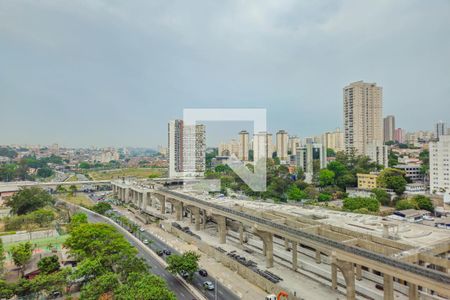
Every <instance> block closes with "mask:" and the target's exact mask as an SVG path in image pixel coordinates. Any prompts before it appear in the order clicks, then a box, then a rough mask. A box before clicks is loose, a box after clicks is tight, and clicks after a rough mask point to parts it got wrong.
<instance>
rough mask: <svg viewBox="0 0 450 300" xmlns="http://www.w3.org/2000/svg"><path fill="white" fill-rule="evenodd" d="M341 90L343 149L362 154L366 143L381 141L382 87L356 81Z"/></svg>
mask: <svg viewBox="0 0 450 300" xmlns="http://www.w3.org/2000/svg"><path fill="white" fill-rule="evenodd" d="M343 92H344V143H345V150H346V151H347V152H351V151H356V152H357V153H359V154H364V153H365V150H366V145H367V144H371V143H374V142H375V143H380V142H381V143H382V142H383V117H382V112H383V100H382V97H383V96H382V88H381V87H379V86H377V85H376V83H366V82H363V81H357V82H353V83H351V84H350V85H348V86H346V87H344V90H343Z"/></svg>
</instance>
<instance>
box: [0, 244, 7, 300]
mask: <svg viewBox="0 0 450 300" xmlns="http://www.w3.org/2000/svg"><path fill="white" fill-rule="evenodd" d="M5 259H6V257H5V248H4V247H3V240H2V239H0V274H3V270H4V266H5ZM0 286H1V284H0ZM0 298H2V297H1V296H0Z"/></svg>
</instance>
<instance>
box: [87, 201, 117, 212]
mask: <svg viewBox="0 0 450 300" xmlns="http://www.w3.org/2000/svg"><path fill="white" fill-rule="evenodd" d="M111 209H112V206H111V204H109V203H106V202H99V203H97V204H95V205H94V206H93V207H92V210H93V211H95V212H96V213H98V214H101V215H104V214H105V213H106V212H107V211H109V210H111Z"/></svg>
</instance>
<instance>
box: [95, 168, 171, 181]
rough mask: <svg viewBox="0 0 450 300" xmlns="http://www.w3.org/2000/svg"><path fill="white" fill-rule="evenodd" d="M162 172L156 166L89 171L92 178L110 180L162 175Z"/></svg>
mask: <svg viewBox="0 0 450 300" xmlns="http://www.w3.org/2000/svg"><path fill="white" fill-rule="evenodd" d="M161 173H162V170H161V169H156V168H124V169H114V170H104V171H93V172H89V176H90V177H91V178H92V180H109V179H116V178H122V177H138V178H148V177H149V176H158V177H160V176H161Z"/></svg>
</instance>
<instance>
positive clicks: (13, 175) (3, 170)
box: [0, 155, 63, 181]
mask: <svg viewBox="0 0 450 300" xmlns="http://www.w3.org/2000/svg"><path fill="white" fill-rule="evenodd" d="M49 164H58V165H61V164H63V160H62V158H61V157H59V156H55V155H51V156H49V157H43V158H39V159H38V158H36V157H35V156H26V157H23V158H22V159H20V161H19V162H17V163H9V164H4V165H1V166H0V181H14V180H35V179H36V178H47V177H50V176H52V175H53V174H54V171H53V170H52V169H51V168H50V166H49ZM30 169H36V170H37V172H36V174H35V175H31V174H30V172H29V171H30Z"/></svg>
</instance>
